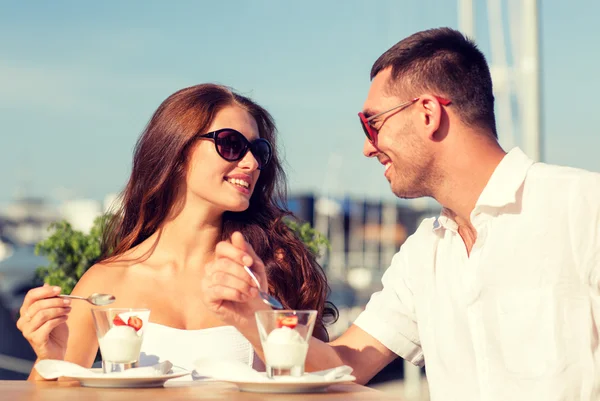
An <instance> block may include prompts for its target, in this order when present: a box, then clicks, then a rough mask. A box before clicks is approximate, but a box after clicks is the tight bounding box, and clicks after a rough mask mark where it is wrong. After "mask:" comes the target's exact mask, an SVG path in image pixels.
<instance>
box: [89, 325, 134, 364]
mask: <svg viewBox="0 0 600 401" xmlns="http://www.w3.org/2000/svg"><path fill="white" fill-rule="evenodd" d="M142 339H143V338H142V336H141V335H138V333H137V331H136V329H134V328H133V327H131V326H113V327H112V328H111V329H110V330H108V331H107V332H106V334H105V335H104V337H102V338H100V339H99V340H98V343H99V345H100V353H101V354H102V359H103V360H105V361H110V362H114V363H132V362H136V361H137V360H138V358H139V356H140V349H141V348H142Z"/></svg>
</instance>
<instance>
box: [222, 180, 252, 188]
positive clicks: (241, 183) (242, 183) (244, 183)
mask: <svg viewBox="0 0 600 401" xmlns="http://www.w3.org/2000/svg"><path fill="white" fill-rule="evenodd" d="M227 181H229V182H230V183H232V184H234V185H237V186H238V187H242V188H248V187H249V186H250V184H249V183H248V182H247V181H244V180H240V179H238V178H228V179H227Z"/></svg>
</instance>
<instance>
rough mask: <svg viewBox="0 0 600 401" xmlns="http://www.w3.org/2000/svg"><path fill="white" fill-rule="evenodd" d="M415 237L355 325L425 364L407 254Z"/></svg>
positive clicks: (402, 355)
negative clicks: (410, 283)
mask: <svg viewBox="0 0 600 401" xmlns="http://www.w3.org/2000/svg"><path fill="white" fill-rule="evenodd" d="M410 242H411V238H409V239H408V240H407V241H406V242H405V244H404V245H403V246H402V249H401V250H400V252H398V253H396V254H395V255H394V257H393V258H392V263H391V265H390V266H389V267H388V269H387V270H386V272H385V273H384V275H383V278H382V280H381V281H382V284H383V289H382V290H381V291H379V292H376V293H374V294H373V295H372V296H371V299H370V300H369V302H368V303H367V306H366V308H365V310H364V311H363V312H362V313H361V314H360V315H359V316H358V318H357V319H356V321H355V322H354V324H355V325H357V326H358V327H360V328H361V329H362V330H364V331H366V332H367V333H368V334H369V335H371V336H373V337H374V338H375V339H376V340H378V341H379V342H381V343H382V344H383V345H385V346H386V347H387V348H388V349H389V350H390V351H392V352H394V353H395V354H397V355H398V356H400V357H402V358H404V359H406V360H407V361H409V362H411V363H412V364H414V365H417V366H423V364H424V359H423V351H422V349H421V342H420V339H419V332H418V328H417V319H416V316H415V305H414V295H413V292H412V290H411V287H410V285H409V277H408V262H407V253H408V251H409V248H410V245H411V244H410Z"/></svg>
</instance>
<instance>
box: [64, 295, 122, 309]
mask: <svg viewBox="0 0 600 401" xmlns="http://www.w3.org/2000/svg"><path fill="white" fill-rule="evenodd" d="M59 297H61V298H70V299H80V300H82V301H88V302H89V303H91V304H92V305H96V306H104V305H108V304H112V303H113V302H115V300H116V298H115V296H114V295H110V294H98V293H94V294H92V295H90V296H89V297H87V298H84V297H78V296H76V295H66V294H60V295H59Z"/></svg>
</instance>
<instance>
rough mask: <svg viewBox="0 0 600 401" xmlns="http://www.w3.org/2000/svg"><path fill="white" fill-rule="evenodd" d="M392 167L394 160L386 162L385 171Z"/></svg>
mask: <svg viewBox="0 0 600 401" xmlns="http://www.w3.org/2000/svg"><path fill="white" fill-rule="evenodd" d="M390 167H392V162H387V163H385V171H388V169H389V168H390Z"/></svg>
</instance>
